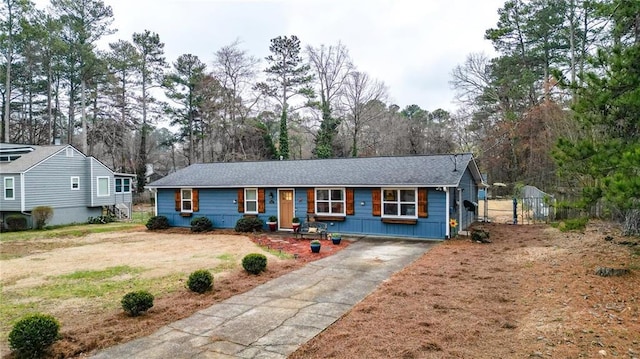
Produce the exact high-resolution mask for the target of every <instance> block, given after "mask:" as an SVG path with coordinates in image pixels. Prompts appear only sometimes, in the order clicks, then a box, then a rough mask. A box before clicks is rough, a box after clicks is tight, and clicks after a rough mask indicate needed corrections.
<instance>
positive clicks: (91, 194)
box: [89, 157, 94, 207]
mask: <svg viewBox="0 0 640 359" xmlns="http://www.w3.org/2000/svg"><path fill="white" fill-rule="evenodd" d="M89 183H90V184H91V185H90V186H89V197H91V207H93V206H94V205H93V160H92V159H91V157H89Z"/></svg>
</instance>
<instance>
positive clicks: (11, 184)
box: [4, 177, 16, 199]
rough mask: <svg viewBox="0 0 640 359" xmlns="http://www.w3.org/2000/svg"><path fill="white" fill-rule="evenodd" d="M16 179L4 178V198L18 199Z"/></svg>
mask: <svg viewBox="0 0 640 359" xmlns="http://www.w3.org/2000/svg"><path fill="white" fill-rule="evenodd" d="M15 186H16V185H15V180H14V178H13V177H5V178H4V199H16V189H15Z"/></svg>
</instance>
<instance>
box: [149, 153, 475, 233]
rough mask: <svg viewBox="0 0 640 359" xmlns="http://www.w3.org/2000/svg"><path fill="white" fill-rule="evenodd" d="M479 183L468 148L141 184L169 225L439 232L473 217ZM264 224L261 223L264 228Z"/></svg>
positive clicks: (213, 168)
mask: <svg viewBox="0 0 640 359" xmlns="http://www.w3.org/2000/svg"><path fill="white" fill-rule="evenodd" d="M484 187H485V185H484V183H483V181H482V177H481V175H480V172H479V170H478V167H477V165H476V162H475V160H474V159H473V156H472V155H471V154H470V153H464V154H446V155H420V156H398V157H369V158H338V159H315V160H284V161H261V162H232V163H202V164H194V165H191V166H189V167H187V168H184V169H182V170H179V171H177V172H174V173H172V174H170V175H168V176H166V177H164V178H162V179H159V180H157V181H155V182H152V183H150V184H149V185H148V186H147V188H149V189H150V190H151V191H152V192H154V193H155V197H156V202H155V203H156V214H157V215H160V216H165V217H167V218H168V219H169V223H170V224H171V225H172V226H176V227H188V226H190V223H191V220H192V219H193V218H196V217H207V218H209V219H210V220H211V221H212V222H213V225H214V227H217V228H233V227H234V226H235V224H236V222H237V221H238V220H239V219H240V218H242V217H243V216H257V217H259V218H260V219H262V220H263V221H265V222H266V221H267V220H268V218H269V217H270V216H277V217H278V229H279V230H281V231H290V230H292V227H293V226H292V219H293V218H294V217H298V218H299V219H300V220H301V221H319V222H325V223H327V224H328V228H329V232H340V233H344V234H351V235H371V236H392V237H410V238H424V239H446V238H449V237H450V236H451V231H452V228H451V227H450V220H451V219H455V220H456V221H457V222H458V223H459V227H458V228H457V230H464V229H465V228H467V227H468V226H469V225H470V224H471V223H473V222H474V221H475V220H476V218H477V203H476V201H477V198H478V189H479V188H484ZM265 229H266V228H265Z"/></svg>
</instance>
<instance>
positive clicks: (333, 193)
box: [316, 188, 345, 215]
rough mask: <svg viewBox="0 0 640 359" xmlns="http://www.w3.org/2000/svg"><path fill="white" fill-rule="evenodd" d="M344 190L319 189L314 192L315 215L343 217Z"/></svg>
mask: <svg viewBox="0 0 640 359" xmlns="http://www.w3.org/2000/svg"><path fill="white" fill-rule="evenodd" d="M344 199H345V195H344V189H343V188H338V189H334V188H321V189H317V190H316V213H317V214H333V215H344V209H345V204H344V202H345V201H344Z"/></svg>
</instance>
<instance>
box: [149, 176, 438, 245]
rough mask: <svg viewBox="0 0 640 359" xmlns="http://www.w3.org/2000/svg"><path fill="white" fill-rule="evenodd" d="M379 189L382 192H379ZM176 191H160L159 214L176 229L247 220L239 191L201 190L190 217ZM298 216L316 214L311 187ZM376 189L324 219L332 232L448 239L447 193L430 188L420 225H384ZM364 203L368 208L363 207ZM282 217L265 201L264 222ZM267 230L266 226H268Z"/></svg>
mask: <svg viewBox="0 0 640 359" xmlns="http://www.w3.org/2000/svg"><path fill="white" fill-rule="evenodd" d="M378 190H379V189H378ZM175 191H176V189H158V191H157V195H156V196H157V203H158V215H161V216H165V217H167V219H168V220H169V224H170V225H171V226H174V227H189V226H190V225H191V220H192V219H193V218H196V217H207V218H209V219H210V220H211V221H212V222H213V226H214V227H215V228H234V227H235V225H236V222H237V221H238V220H239V219H240V218H242V217H243V215H244V214H243V213H239V212H238V205H237V204H236V203H234V200H235V201H237V194H238V189H237V188H228V189H211V188H200V189H198V197H199V198H198V202H199V210H198V211H197V212H193V213H192V215H191V216H190V217H184V216H182V215H181V213H180V212H179V211H176V210H175V198H174V194H175ZM294 191H295V199H296V204H295V216H296V217H299V218H300V219H301V220H303V221H304V220H307V219H308V217H309V216H313V214H308V213H307V188H296V189H294ZM265 192H266V193H269V192H277V189H276V188H266V189H265ZM371 192H372V188H356V189H355V190H354V214H353V215H347V216H346V219H345V220H344V221H330V220H323V221H322V222H326V223H327V224H328V228H329V232H340V233H345V234H351V235H365V234H366V235H378V236H393V237H411V238H428V239H444V238H445V236H446V226H447V220H446V218H445V212H446V207H447V206H446V194H445V192H442V191H436V190H434V189H429V191H428V196H427V206H428V214H429V216H428V217H427V218H418V219H417V223H416V224H392V223H383V222H382V221H381V217H380V216H373V215H372V195H371ZM361 203H364V205H361ZM271 215H274V216H277V215H278V203H277V201H274V203H269V201H268V200H266V201H265V212H264V213H259V214H258V217H259V218H260V219H262V220H263V221H264V222H266V221H267V219H268V218H269V216H271ZM265 229H266V225H265Z"/></svg>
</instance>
